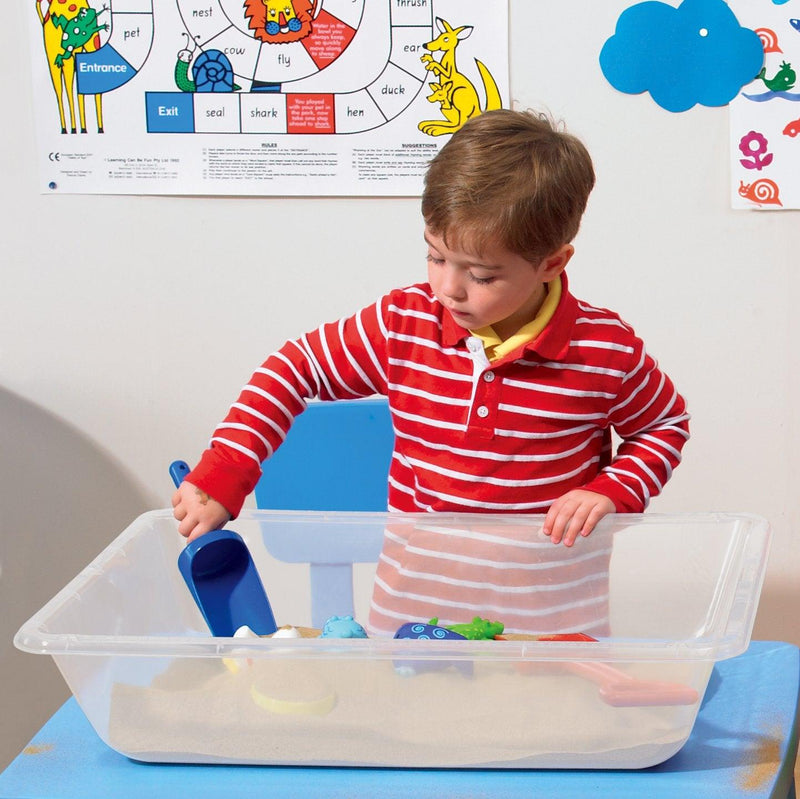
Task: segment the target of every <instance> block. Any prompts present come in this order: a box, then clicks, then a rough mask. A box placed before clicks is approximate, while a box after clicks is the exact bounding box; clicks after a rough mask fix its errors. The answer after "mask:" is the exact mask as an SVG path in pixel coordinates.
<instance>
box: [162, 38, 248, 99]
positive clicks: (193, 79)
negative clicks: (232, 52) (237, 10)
mask: <svg viewBox="0 0 800 799" xmlns="http://www.w3.org/2000/svg"><path fill="white" fill-rule="evenodd" d="M183 35H184V36H186V47H185V48H184V49H183V50H181V51H179V53H178V60H177V61H176V62H175V85H176V86H177V87H178V88H179V89H180V90H181V91H182V92H238V91H241V88H242V87H241V86H238V85H237V84H236V83H234V81H233V67H232V66H231V62H230V60H229V59H228V56H226V55H225V53H223V52H221V51H220V50H203V51H201V53H200V55H199V56H197V57H196V58H195V53H196V51H197V49H198V44H197V42H196V41H195V40H194V39H192V38H190V37H189V35H188V34H186V33H184V34H183ZM190 68H191V73H192V74H191V76H190V74H189V70H190Z"/></svg>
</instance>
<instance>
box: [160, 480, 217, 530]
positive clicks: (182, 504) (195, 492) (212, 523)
mask: <svg viewBox="0 0 800 799" xmlns="http://www.w3.org/2000/svg"><path fill="white" fill-rule="evenodd" d="M172 508H173V511H172V515H173V516H174V517H175V518H176V519H177V520H178V521H179V522H180V524H179V525H178V532H179V533H180V534H181V535H182V536H184V537H185V538H187V539H188V540H189V541H194V539H195V538H199V537H200V536H201V535H203V534H204V533H209V532H211V531H212V530H218V529H219V528H220V527H222V525H224V524H225V522H227V521H230V518H231V515H230V513H228V511H227V510H226V509H225V507H224V506H223V505H221V504H220V503H219V502H217V501H216V500H215V499H211V497H210V496H208V494H206V492H205V491H201V490H200V489H199V488H198V487H197V486H195V485H192V483H188V482H186V480H184V481H183V482H182V483H181V484H180V486H179V488H178V489H177V490H176V491H175V493H174V494H173V495H172Z"/></svg>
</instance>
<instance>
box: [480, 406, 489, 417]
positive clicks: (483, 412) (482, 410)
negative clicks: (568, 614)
mask: <svg viewBox="0 0 800 799" xmlns="http://www.w3.org/2000/svg"><path fill="white" fill-rule="evenodd" d="M477 414H478V416H480V417H481V419H485V418H486V417H487V416H488V415H489V409H488V408H487V407H486V406H485V405H481V407H480V408H478V410H477Z"/></svg>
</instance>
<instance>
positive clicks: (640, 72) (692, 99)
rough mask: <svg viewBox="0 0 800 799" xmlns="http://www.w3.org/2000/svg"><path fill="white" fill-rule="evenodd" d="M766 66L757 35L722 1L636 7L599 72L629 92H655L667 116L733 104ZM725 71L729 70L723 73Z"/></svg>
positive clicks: (621, 22) (608, 46) (607, 48)
mask: <svg viewBox="0 0 800 799" xmlns="http://www.w3.org/2000/svg"><path fill="white" fill-rule="evenodd" d="M763 63H764V50H763V47H762V44H761V40H760V39H759V37H758V34H757V33H756V32H755V31H753V30H751V29H749V28H745V27H743V26H742V25H740V24H739V21H738V20H737V18H736V16H735V15H734V13H733V11H731V9H730V7H729V6H728V4H727V3H726V2H724V0H683V2H682V3H681V4H680V5H679V6H678V7H677V8H675V7H674V6H671V5H668V4H666V3H662V2H657V1H656V0H650V2H643V3H638V4H637V5H634V6H631V7H629V8H628V9H626V10H625V11H623V13H622V14H621V15H620V17H619V19H618V20H617V25H616V30H615V32H614V35H613V36H611V38H609V39H608V40H607V41H606V43H605V44H604V45H603V48H602V50H601V52H600V67H601V69H602V71H603V74H604V75H605V77H606V79H607V80H608V82H609V83H610V84H611V85H612V86H613V87H614V88H615V89H617V90H619V91H621V92H625V93H626V94H643V93H645V92H649V94H650V96H651V97H652V98H653V100H654V101H655V102H656V103H657V104H658V105H660V106H661V107H662V108H665V109H666V110H667V111H673V112H679V111H687V110H689V109H690V108H692V107H694V106H695V105H704V106H723V105H727V104H728V103H729V102H730V101H731V100H733V98H734V97H736V95H737V94H738V93H739V91H740V90H741V88H742V86H744V85H745V84H747V83H750V82H751V81H752V80H753V76H754V75H757V74H758V72H759V70H760V69H761V67H762V65H763ZM721 65H724V68H722V69H721V68H720V67H721Z"/></svg>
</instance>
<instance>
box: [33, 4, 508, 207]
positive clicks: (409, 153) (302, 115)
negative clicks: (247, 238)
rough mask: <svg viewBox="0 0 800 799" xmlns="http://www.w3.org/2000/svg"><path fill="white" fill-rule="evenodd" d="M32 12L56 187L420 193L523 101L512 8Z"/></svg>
mask: <svg viewBox="0 0 800 799" xmlns="http://www.w3.org/2000/svg"><path fill="white" fill-rule="evenodd" d="M487 6H490V7H491V8H490V13H487ZM29 8H30V18H31V54H32V59H33V78H34V96H33V102H34V114H35V121H36V130H37V142H38V152H39V159H38V160H39V180H40V188H41V191H42V192H45V193H47V192H67V193H103V194H174V195H181V194H199V195H306V196H308V195H328V196H348V195H350V196H358V195H367V196H390V195H394V196H414V195H418V194H419V193H420V192H421V188H422V176H423V174H424V171H425V168H426V165H427V163H428V161H429V160H430V159H431V158H432V157H433V155H435V154H436V152H437V151H438V149H439V148H440V147H441V146H442V145H443V144H444V143H445V142H446V141H447V139H448V135H449V134H450V133H451V132H453V131H454V130H456V129H458V127H460V125H461V124H463V122H464V121H465V120H466V119H468V118H469V117H470V116H474V115H475V114H478V113H480V112H481V111H485V110H487V109H490V108H497V107H501V106H505V107H507V106H508V93H509V86H508V72H509V70H508V4H507V0H482V1H481V2H478V0H34V2H33V3H31V5H30V6H29Z"/></svg>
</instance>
